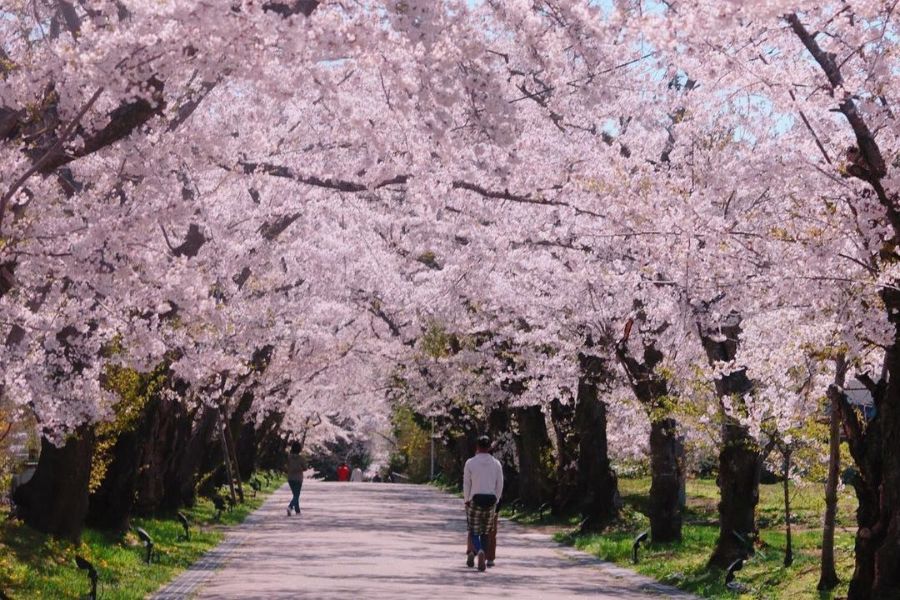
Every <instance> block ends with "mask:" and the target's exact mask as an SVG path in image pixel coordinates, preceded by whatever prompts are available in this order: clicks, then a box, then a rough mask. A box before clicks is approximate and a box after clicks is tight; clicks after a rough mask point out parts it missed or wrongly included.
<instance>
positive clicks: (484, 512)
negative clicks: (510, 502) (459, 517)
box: [466, 502, 497, 535]
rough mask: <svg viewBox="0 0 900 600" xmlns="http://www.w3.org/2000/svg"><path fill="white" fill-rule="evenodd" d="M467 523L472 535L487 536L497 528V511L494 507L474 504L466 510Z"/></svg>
mask: <svg viewBox="0 0 900 600" xmlns="http://www.w3.org/2000/svg"><path fill="white" fill-rule="evenodd" d="M466 521H468V525H469V532H470V533H473V534H475V535H487V534H488V533H489V532H491V531H492V530H493V529H494V528H496V527H497V511H495V510H494V507H493V506H486V507H481V506H475V503H474V502H473V503H471V504H470V505H469V506H468V507H467V508H466Z"/></svg>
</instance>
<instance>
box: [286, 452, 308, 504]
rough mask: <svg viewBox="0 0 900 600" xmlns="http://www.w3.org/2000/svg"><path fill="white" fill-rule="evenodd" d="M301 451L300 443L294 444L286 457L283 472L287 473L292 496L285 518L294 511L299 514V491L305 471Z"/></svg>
mask: <svg viewBox="0 0 900 600" xmlns="http://www.w3.org/2000/svg"><path fill="white" fill-rule="evenodd" d="M301 449H302V446H300V442H294V443H293V444H291V452H290V454H288V457H287V468H286V469H285V471H286V472H287V480H288V485H289V486H291V494H293V496H294V497H293V498H292V499H291V503H290V504H288V507H287V516H291V511H295V512H296V513H297V514H298V515H299V514H300V490H301V489H302V488H303V471H305V470H306V464H305V461H304V460H303V456H302V455H301V454H300V450H301Z"/></svg>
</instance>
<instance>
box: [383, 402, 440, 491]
mask: <svg viewBox="0 0 900 600" xmlns="http://www.w3.org/2000/svg"><path fill="white" fill-rule="evenodd" d="M391 421H392V423H393V425H394V439H396V440H397V446H396V449H395V451H394V453H393V455H392V456H391V469H392V470H395V471H397V472H402V473H405V474H406V475H407V476H408V477H409V479H410V481H412V482H414V483H422V482H425V481H428V479H429V478H430V476H431V463H430V460H431V455H430V453H431V439H430V432H429V431H428V430H426V429H425V428H424V427H422V425H420V424H419V422H418V419H417V418H416V415H415V413H414V412H413V411H412V410H411V409H410V408H407V407H405V406H400V407H398V408H397V409H396V410H394V414H393V415H392V418H391Z"/></svg>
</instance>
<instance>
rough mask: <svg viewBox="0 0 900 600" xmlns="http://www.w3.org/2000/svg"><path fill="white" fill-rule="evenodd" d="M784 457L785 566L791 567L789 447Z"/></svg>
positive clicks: (792, 557)
mask: <svg viewBox="0 0 900 600" xmlns="http://www.w3.org/2000/svg"><path fill="white" fill-rule="evenodd" d="M782 456H783V457H784V467H783V469H782V474H781V475H782V485H783V488H784V533H785V548H784V566H786V567H789V566H791V565H792V564H793V563H794V544H793V540H792V539H791V494H790V486H789V484H790V481H791V449H790V448H789V447H785V448H782Z"/></svg>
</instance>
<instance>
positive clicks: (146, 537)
mask: <svg viewBox="0 0 900 600" xmlns="http://www.w3.org/2000/svg"><path fill="white" fill-rule="evenodd" d="M135 531H136V532H137V534H138V537H139V538H141V541H142V542H144V547H146V548H147V558H146V559H145V560H146V562H147V564H148V565H149V564H150V561H151V559H152V558H153V538H152V537H150V534H149V533H147V532H146V531H145V530H144V529H143V528H141V527H137V528H135Z"/></svg>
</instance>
